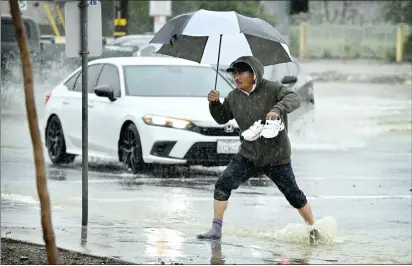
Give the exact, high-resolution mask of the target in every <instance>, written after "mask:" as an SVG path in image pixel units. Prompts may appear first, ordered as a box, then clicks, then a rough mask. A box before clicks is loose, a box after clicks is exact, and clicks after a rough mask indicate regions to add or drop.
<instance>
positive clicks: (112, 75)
mask: <svg viewBox="0 0 412 266" xmlns="http://www.w3.org/2000/svg"><path fill="white" fill-rule="evenodd" d="M99 85H109V86H111V87H112V89H113V92H114V96H115V97H120V95H121V93H120V75H119V70H118V69H117V67H116V66H113V65H109V64H105V65H104V67H103V70H102V72H101V73H100V77H99V80H98V81H97V86H99Z"/></svg>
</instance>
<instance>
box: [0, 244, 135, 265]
mask: <svg viewBox="0 0 412 266" xmlns="http://www.w3.org/2000/svg"><path fill="white" fill-rule="evenodd" d="M4 240H7V241H9V242H14V243H21V244H29V245H33V246H37V247H43V248H45V245H42V244H37V243H33V242H30V241H23V240H19V239H14V238H9V237H2V238H1V241H4ZM57 250H59V251H65V252H72V253H76V254H79V255H84V256H88V257H90V258H95V259H101V260H104V259H110V260H111V261H113V262H118V263H119V264H122V265H136V264H137V263H132V262H130V261H124V260H120V259H117V258H114V257H106V256H97V255H92V254H88V253H84V252H80V251H75V250H70V249H66V248H60V247H57Z"/></svg>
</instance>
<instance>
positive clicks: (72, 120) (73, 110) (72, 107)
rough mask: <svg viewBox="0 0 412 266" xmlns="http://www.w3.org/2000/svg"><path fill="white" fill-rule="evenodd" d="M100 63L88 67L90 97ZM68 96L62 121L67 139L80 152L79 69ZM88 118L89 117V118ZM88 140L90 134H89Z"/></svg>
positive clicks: (80, 75)
mask: <svg viewBox="0 0 412 266" xmlns="http://www.w3.org/2000/svg"><path fill="white" fill-rule="evenodd" d="M102 67H103V65H102V64H96V65H91V66H89V67H88V84H87V88H88V96H89V98H90V96H91V92H93V90H92V89H91V88H94V84H96V81H97V77H98V75H99V74H100V71H101V69H102ZM68 95H69V97H67V99H66V101H65V102H63V103H64V104H65V106H66V107H65V108H64V116H65V117H64V118H63V119H64V121H65V122H66V124H67V126H66V129H65V131H66V135H67V136H69V141H71V144H72V145H73V146H74V147H73V148H74V149H76V151H77V152H81V147H82V128H83V127H82V124H83V123H82V74H81V71H80V72H79V75H78V76H77V79H76V82H75V84H74V86H73V88H72V89H71V90H70V89H69V92H68ZM89 120H90V119H89ZM89 140H90V135H89Z"/></svg>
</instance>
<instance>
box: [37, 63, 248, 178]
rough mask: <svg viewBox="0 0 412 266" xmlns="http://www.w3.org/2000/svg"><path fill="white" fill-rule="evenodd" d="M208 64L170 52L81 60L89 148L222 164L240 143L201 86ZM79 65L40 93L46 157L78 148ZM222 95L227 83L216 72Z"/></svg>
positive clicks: (141, 160) (140, 160)
mask: <svg viewBox="0 0 412 266" xmlns="http://www.w3.org/2000/svg"><path fill="white" fill-rule="evenodd" d="M215 73H216V72H215V70H214V69H213V68H212V67H211V66H210V65H200V64H198V63H194V62H191V61H187V60H183V59H178V58H163V57H121V58H105V59H98V60H94V61H91V62H90V63H89V65H88V78H89V79H88V92H89V94H88V112H89V119H88V127H89V130H88V131H89V134H88V136H89V144H88V145H89V150H88V151H89V156H93V157H100V158H108V159H115V160H120V161H121V162H123V163H125V164H126V165H127V167H128V168H129V169H131V171H132V172H133V173H137V172H139V171H140V170H141V169H142V167H143V166H144V165H146V164H169V165H205V166H221V165H226V164H227V163H228V162H229V161H230V159H231V157H232V156H233V154H235V153H236V152H237V151H238V149H239V145H240V137H239V128H238V126H237V124H236V123H235V122H234V121H233V120H232V121H229V122H228V123H227V124H225V125H219V124H217V123H216V122H215V121H214V120H213V118H212V117H211V115H210V113H209V106H208V101H207V94H208V92H209V91H210V90H211V89H213V87H214V81H215ZM81 83H82V82H81V69H80V68H79V69H77V70H76V71H74V72H73V73H72V74H70V75H69V76H68V77H67V78H66V79H64V80H63V81H62V82H61V83H60V84H58V85H57V86H56V87H55V88H54V89H53V90H52V91H51V92H50V93H49V94H48V95H47V96H46V118H47V122H46V125H45V142H46V147H47V150H48V154H49V156H50V159H51V161H52V162H53V163H54V164H64V163H71V162H73V161H74V159H75V156H76V155H81V153H82V96H81V87H82V86H81ZM217 87H218V90H219V91H220V94H221V97H222V100H223V97H225V96H226V95H227V94H228V93H229V92H230V91H231V90H233V87H232V86H231V85H230V84H229V83H228V81H227V80H226V79H224V78H223V77H222V76H219V78H218V86H217Z"/></svg>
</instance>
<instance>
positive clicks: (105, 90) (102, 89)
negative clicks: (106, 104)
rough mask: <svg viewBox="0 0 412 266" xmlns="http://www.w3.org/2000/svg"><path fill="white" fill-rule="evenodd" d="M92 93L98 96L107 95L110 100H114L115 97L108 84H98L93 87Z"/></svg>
mask: <svg viewBox="0 0 412 266" xmlns="http://www.w3.org/2000/svg"><path fill="white" fill-rule="evenodd" d="M94 93H95V94H96V95H97V96H99V97H107V98H109V100H110V101H112V102H114V101H116V97H114V92H113V89H112V87H111V86H110V85H99V86H97V87H96V88H94Z"/></svg>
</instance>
